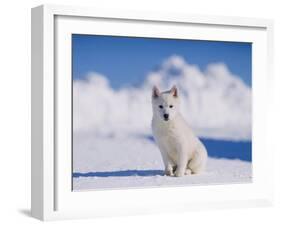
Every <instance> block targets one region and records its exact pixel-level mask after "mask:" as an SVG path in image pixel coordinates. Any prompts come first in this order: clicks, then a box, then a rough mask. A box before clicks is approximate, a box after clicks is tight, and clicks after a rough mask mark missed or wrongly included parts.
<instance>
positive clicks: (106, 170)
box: [73, 55, 252, 190]
mask: <svg viewBox="0 0 281 226" xmlns="http://www.w3.org/2000/svg"><path fill="white" fill-rule="evenodd" d="M132 76H133V75H132ZM153 85H157V86H158V87H159V88H160V89H161V90H163V89H165V90H167V89H169V88H171V87H172V85H177V87H178V88H179V96H180V99H181V112H182V114H183V116H184V118H185V119H186V121H187V122H188V123H189V124H190V126H191V127H192V128H193V129H194V131H195V133H196V134H197V135H198V136H200V137H204V138H211V139H216V140H227V141H235V142H236V141H242V140H243V141H250V140H251V121H252V120H251V96H252V94H251V88H250V87H249V86H247V85H246V84H245V83H244V82H243V81H242V80H241V79H240V77H239V76H237V75H235V74H233V73H232V72H231V71H230V70H229V68H228V67H227V65H225V64H224V63H223V62H221V63H212V64H209V65H208V66H207V67H206V69H205V70H204V71H203V70H201V69H200V68H199V67H198V66H197V65H191V64H189V63H188V62H187V61H186V60H185V59H184V58H182V57H181V56H177V55H174V56H171V57H169V58H167V59H166V60H165V61H164V62H163V64H162V65H160V66H159V68H158V69H157V70H155V71H152V72H150V73H148V74H147V75H146V76H144V80H143V81H142V82H141V83H140V84H137V85H134V86H124V87H121V88H120V89H113V88H112V87H111V85H110V81H109V80H108V79H107V77H106V75H101V74H98V73H96V72H91V73H89V74H88V76H87V77H86V79H83V80H74V82H73V188H74V190H89V189H103V188H122V187H136V186H137V187H145V186H162V185H163V186H167V185H187V184H225V183H244V182H250V181H251V175H252V172H251V163H250V162H246V161H241V160H233V159H232V160H230V159H218V158H209V161H208V166H207V170H206V172H205V173H204V174H202V175H191V176H185V177H182V178H175V177H167V176H163V168H164V166H163V163H162V159H161V157H160V153H159V150H158V148H157V147H156V145H155V144H154V142H153V140H151V139H149V137H151V126H150V124H151V118H152V107H151V89H152V86H153ZM220 147H222V146H220ZM223 148H224V147H223ZM250 148H251V147H250V146H249V147H247V148H244V149H243V148H238V150H237V151H238V152H239V153H240V156H241V154H242V155H245V154H246V153H250V151H251V150H250ZM207 149H208V147H207ZM225 149H226V150H224V149H223V151H222V152H224V153H226V152H227V151H229V150H227V148H225ZM245 149H247V150H246V151H245ZM220 150H221V149H220ZM235 150H236V148H235ZM232 151H233V150H232ZM244 151H245V152H244ZM232 155H233V153H232ZM225 156H228V155H225ZM236 156H239V155H235V154H234V157H236Z"/></svg>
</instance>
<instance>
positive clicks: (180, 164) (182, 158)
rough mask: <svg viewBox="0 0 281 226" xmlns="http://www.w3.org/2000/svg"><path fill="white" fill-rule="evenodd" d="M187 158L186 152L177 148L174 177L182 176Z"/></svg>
mask: <svg viewBox="0 0 281 226" xmlns="http://www.w3.org/2000/svg"><path fill="white" fill-rule="evenodd" d="M187 160H188V156H187V154H186V153H185V152H184V151H183V149H181V148H179V150H178V152H177V169H176V172H175V176H176V177H182V176H184V173H185V170H186V166H187Z"/></svg>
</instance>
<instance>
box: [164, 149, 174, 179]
mask: <svg viewBox="0 0 281 226" xmlns="http://www.w3.org/2000/svg"><path fill="white" fill-rule="evenodd" d="M162 158H163V162H164V165H165V175H167V176H173V175H174V171H173V165H174V164H173V161H172V160H171V159H170V157H169V156H168V154H167V153H166V152H162Z"/></svg>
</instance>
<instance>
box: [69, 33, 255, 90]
mask: <svg viewBox="0 0 281 226" xmlns="http://www.w3.org/2000/svg"><path fill="white" fill-rule="evenodd" d="M175 54H176V55H180V56H182V57H184V58H185V60H186V61H187V62H188V63H190V64H196V65H198V66H199V68H200V69H201V70H204V69H205V68H206V66H207V65H208V64H209V63H215V62H223V63H225V64H226V65H227V66H228V68H229V69H230V71H231V72H232V73H234V74H236V75H238V76H239V77H241V79H242V80H243V81H244V82H245V83H246V84H247V85H249V86H251V84H252V81H251V74H252V63H251V62H252V46H251V43H241V42H218V41H201V40H200V41H199V40H175V39H158V38H134V37H133V38H132V37H114V36H98V35H80V34H73V35H72V57H73V65H72V66H73V79H83V78H85V76H86V75H87V73H89V72H92V71H94V72H98V73H101V74H103V75H105V76H107V78H108V79H109V80H110V84H111V86H112V87H113V88H115V89H118V88H120V87H122V86H126V85H135V84H138V83H141V82H142V81H143V80H144V78H145V76H146V74H147V73H148V72H149V71H152V70H155V69H156V68H157V67H158V66H159V65H161V63H162V62H163V61H164V60H165V59H166V58H168V57H170V56H171V55H175Z"/></svg>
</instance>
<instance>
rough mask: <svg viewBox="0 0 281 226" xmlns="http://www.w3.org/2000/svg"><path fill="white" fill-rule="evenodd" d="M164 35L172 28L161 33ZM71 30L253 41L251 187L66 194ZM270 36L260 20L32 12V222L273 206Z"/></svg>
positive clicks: (58, 9) (61, 9)
mask: <svg viewBox="0 0 281 226" xmlns="http://www.w3.org/2000/svg"><path fill="white" fill-rule="evenodd" d="M70 20H71V23H69V21H70ZM93 24H94V25H95V26H92V25H93ZM101 25H102V26H101ZM115 25H116V26H115ZM179 26H180V28H183V27H185V26H190V27H192V29H194V30H192V29H191V32H190V33H189V34H188V37H186V34H184V33H181V32H179ZM157 27H161V28H165V29H158V28H157ZM167 29H174V30H173V32H172V33H171V34H167V32H165V30H166V31H167ZM74 31H76V32H77V31H78V32H81V33H89V32H90V33H96V34H105V35H112V34H114V35H122V34H126V35H131V36H142V37H151V36H153V37H158V36H159V37H162V36H163V37H166V36H167V35H169V37H179V36H180V37H181V38H189V39H190V38H191V39H204V40H225V41H250V42H252V43H253V56H252V57H253V138H254V139H253V182H252V183H250V184H226V185H211V186H191V187H190V186H189V187H163V188H142V189H120V190H104V191H102V190H100V191H93V192H72V190H71V180H70V178H71V173H72V171H71V164H70V162H71V142H70V139H71V135H70V133H69V132H70V131H71V126H72V125H71V114H70V112H69V109H70V107H71V85H69V81H70V80H69V78H70V77H69V76H68V75H69V74H71V52H70V51H71V50H70V46H71V45H70V44H71V43H70V39H69V34H71V33H72V32H74ZM215 31H219V32H215ZM128 32H130V34H128ZM151 32H154V33H151ZM272 32H273V22H272V21H271V20H265V19H253V18H238V17H221V16H197V15H181V14H164V13H163V14H160V13H153V12H131V11H110V10H100V9H90V8H83V7H82V8H80V7H70V6H56V5H43V6H39V7H36V8H33V9H32V186H31V188H32V191H31V194H32V196H31V198H32V200H31V213H32V216H33V217H35V218H38V219H41V220H55V219H66V218H82V217H97V216H114V215H130V214H143V213H157V212H175V211H186V210H196V209H208V208H229V207H231V208H233V207H253V206H261V205H263V206H264V205H271V203H272V201H273V192H272V191H273V178H272V177H271V176H270V175H271V172H272V171H273V170H272V169H273V157H272V155H273V153H272V150H270V149H269V144H268V143H267V140H266V137H267V136H269V135H270V131H269V130H268V128H267V125H266V117H267V115H268V113H269V111H270V106H269V102H268V101H267V100H268V99H270V92H269V90H270V89H271V82H272V76H273V74H272V56H273V53H272V51H273V46H272V45H273V41H272V39H273V35H272ZM153 34H154V35H153ZM60 54H63V56H62V55H60ZM57 74H60V75H62V76H57ZM64 75H65V76H64ZM62 115H63V117H62ZM65 115H66V116H65ZM265 160H266V161H265ZM163 197H165V198H163Z"/></svg>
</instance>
